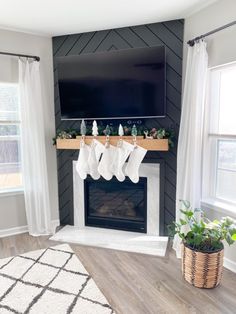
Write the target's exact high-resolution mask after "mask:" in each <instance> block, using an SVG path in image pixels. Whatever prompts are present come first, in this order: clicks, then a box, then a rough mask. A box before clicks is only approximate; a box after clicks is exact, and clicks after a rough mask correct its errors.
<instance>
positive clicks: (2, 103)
mask: <svg viewBox="0 0 236 314" xmlns="http://www.w3.org/2000/svg"><path fill="white" fill-rule="evenodd" d="M20 126H21V124H20V112H19V92H18V84H6V83H0V192H3V191H10V190H18V189H20V188H21V187H22V176H21V159H20V156H21V153H20Z"/></svg>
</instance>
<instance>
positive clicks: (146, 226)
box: [73, 161, 160, 235]
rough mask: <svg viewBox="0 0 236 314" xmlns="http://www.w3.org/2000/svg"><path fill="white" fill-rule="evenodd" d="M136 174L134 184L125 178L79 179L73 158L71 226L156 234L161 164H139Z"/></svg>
mask: <svg viewBox="0 0 236 314" xmlns="http://www.w3.org/2000/svg"><path fill="white" fill-rule="evenodd" d="M139 174H140V180H139V182H138V183H136V184H135V183H132V182H131V181H130V180H129V179H128V178H127V179H126V180H125V181H123V182H119V181H117V179H116V178H113V179H112V180H110V181H106V180H104V179H102V178H101V179H99V180H93V179H92V178H90V177H87V179H86V180H82V179H81V178H80V176H79V175H78V173H77V171H76V161H73V198H74V207H73V214H74V225H75V226H76V227H78V228H79V229H84V228H96V227H99V229H100V228H103V229H104V230H107V229H108V228H109V229H120V230H124V231H126V230H129V231H134V232H142V233H146V234H148V235H159V234H160V164H159V163H142V164H141V166H140V169H139ZM122 203H123V204H122ZM121 204H122V205H123V206H119V205H121Z"/></svg>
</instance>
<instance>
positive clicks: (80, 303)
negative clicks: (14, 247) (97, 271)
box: [0, 244, 114, 314]
mask: <svg viewBox="0 0 236 314" xmlns="http://www.w3.org/2000/svg"><path fill="white" fill-rule="evenodd" d="M0 313H1V314H7V313H16V314H23V313H24V314H26V313H30V314H70V313H73V314H95V313H96V314H111V313H114V311H113V310H112V308H111V306H110V305H109V304H108V302H107V300H106V298H105V297H104V295H103V294H102V293H101V291H100V290H99V289H98V287H97V286H96V284H95V282H94V281H93V279H92V278H91V277H90V276H89V274H88V273H87V271H86V269H85V268H84V266H83V265H82V263H81V262H80V261H79V259H78V258H77V257H76V255H75V254H74V252H73V251H72V249H71V248H70V246H69V245H68V244H63V245H58V246H54V247H50V248H48V249H46V250H45V249H44V250H38V251H33V252H29V253H27V254H23V255H19V256H15V257H10V258H6V259H1V260H0Z"/></svg>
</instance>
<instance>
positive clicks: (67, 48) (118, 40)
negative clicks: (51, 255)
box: [53, 20, 183, 230]
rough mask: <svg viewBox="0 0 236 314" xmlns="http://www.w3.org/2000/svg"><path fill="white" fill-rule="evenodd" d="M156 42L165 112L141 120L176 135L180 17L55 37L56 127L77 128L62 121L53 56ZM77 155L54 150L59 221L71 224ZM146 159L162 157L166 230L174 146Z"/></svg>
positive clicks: (173, 188) (172, 185)
mask: <svg viewBox="0 0 236 314" xmlns="http://www.w3.org/2000/svg"><path fill="white" fill-rule="evenodd" d="M159 45H165V47H166V61H167V76H166V89H167V95H166V101H167V115H166V117H165V118H162V119H147V120H144V123H145V125H146V126H147V127H149V128H151V127H156V128H158V127H165V128H169V127H171V126H174V127H175V129H176V134H178V128H179V121H180V106H181V87H182V86H181V85H182V53H183V21H182V20H176V21H169V22H165V23H155V24H149V25H141V26H134V27H125V28H120V29H112V30H105V31H98V32H90V33H83V34H74V35H68V36H59V37H54V38H53V55H54V80H55V81H54V83H55V115H56V128H57V129H65V128H71V127H73V128H78V127H79V122H78V121H61V116H60V100H59V92H58V83H57V68H56V57H59V56H66V55H78V54H83V53H95V52H98V51H109V50H114V49H127V48H131V49H132V48H138V47H152V46H159ZM77 156H78V151H70V150H60V151H58V152H57V163H58V189H59V210H60V220H61V224H73V185H72V160H73V159H76V158H77ZM146 160H147V161H154V160H156V161H158V160H159V161H160V160H161V161H162V164H163V172H164V180H163V182H162V186H163V188H164V195H163V202H162V208H161V210H162V217H163V223H164V226H165V230H166V226H167V225H168V224H169V223H170V222H171V221H172V220H173V219H174V217H175V193H176V147H175V148H174V149H171V150H170V151H169V152H163V153H161V152H160V153H159V152H148V154H147V157H146Z"/></svg>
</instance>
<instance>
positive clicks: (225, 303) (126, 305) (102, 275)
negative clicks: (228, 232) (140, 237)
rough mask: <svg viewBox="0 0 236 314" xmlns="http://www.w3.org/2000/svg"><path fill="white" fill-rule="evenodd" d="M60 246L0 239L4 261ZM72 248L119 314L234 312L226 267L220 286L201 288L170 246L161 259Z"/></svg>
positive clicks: (232, 281)
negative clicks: (191, 282) (185, 277)
mask: <svg viewBox="0 0 236 314" xmlns="http://www.w3.org/2000/svg"><path fill="white" fill-rule="evenodd" d="M56 244H57V243H56V242H54V241H50V240H48V237H31V236H29V235H28V234H21V235H16V236H11V237H6V238H1V239H0V258H4V257H9V256H12V255H17V254H22V253H25V252H28V251H32V250H37V249H40V248H46V247H48V246H54V245H56ZM71 247H72V249H73V250H74V251H75V253H76V254H77V256H78V257H79V259H80V260H81V261H82V263H83V264H84V266H85V267H86V269H87V270H88V272H89V273H90V274H91V275H92V277H93V278H94V280H95V281H96V283H97V285H98V286H99V288H100V289H101V290H102V292H103V293H104V294H105V296H106V297H107V299H108V301H109V302H110V304H111V305H112V306H113V308H114V309H115V311H116V313H117V314H154V313H155V314H157V313H158V314H159V313H181V314H182V313H183V314H184V313H207V314H211V313H213V314H217V313H222V314H226V313H236V292H235V291H236V274H234V273H232V272H230V271H228V270H226V269H225V270H224V275H223V279H222V284H221V285H220V286H219V287H217V288H215V289H211V290H205V289H197V288H194V287H192V286H191V285H189V284H188V283H187V282H185V281H184V280H183V279H182V277H181V271H180V261H179V260H177V259H176V258H175V255H174V252H173V250H172V249H170V248H169V249H168V252H167V255H166V257H165V258H158V257H152V256H147V255H141V254H134V253H126V252H119V251H114V250H107V249H101V248H93V247H86V246H79V245H74V244H71ZM0 284H1V282H0ZM39 314H40V313H39ZM53 314H56V313H53Z"/></svg>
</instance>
